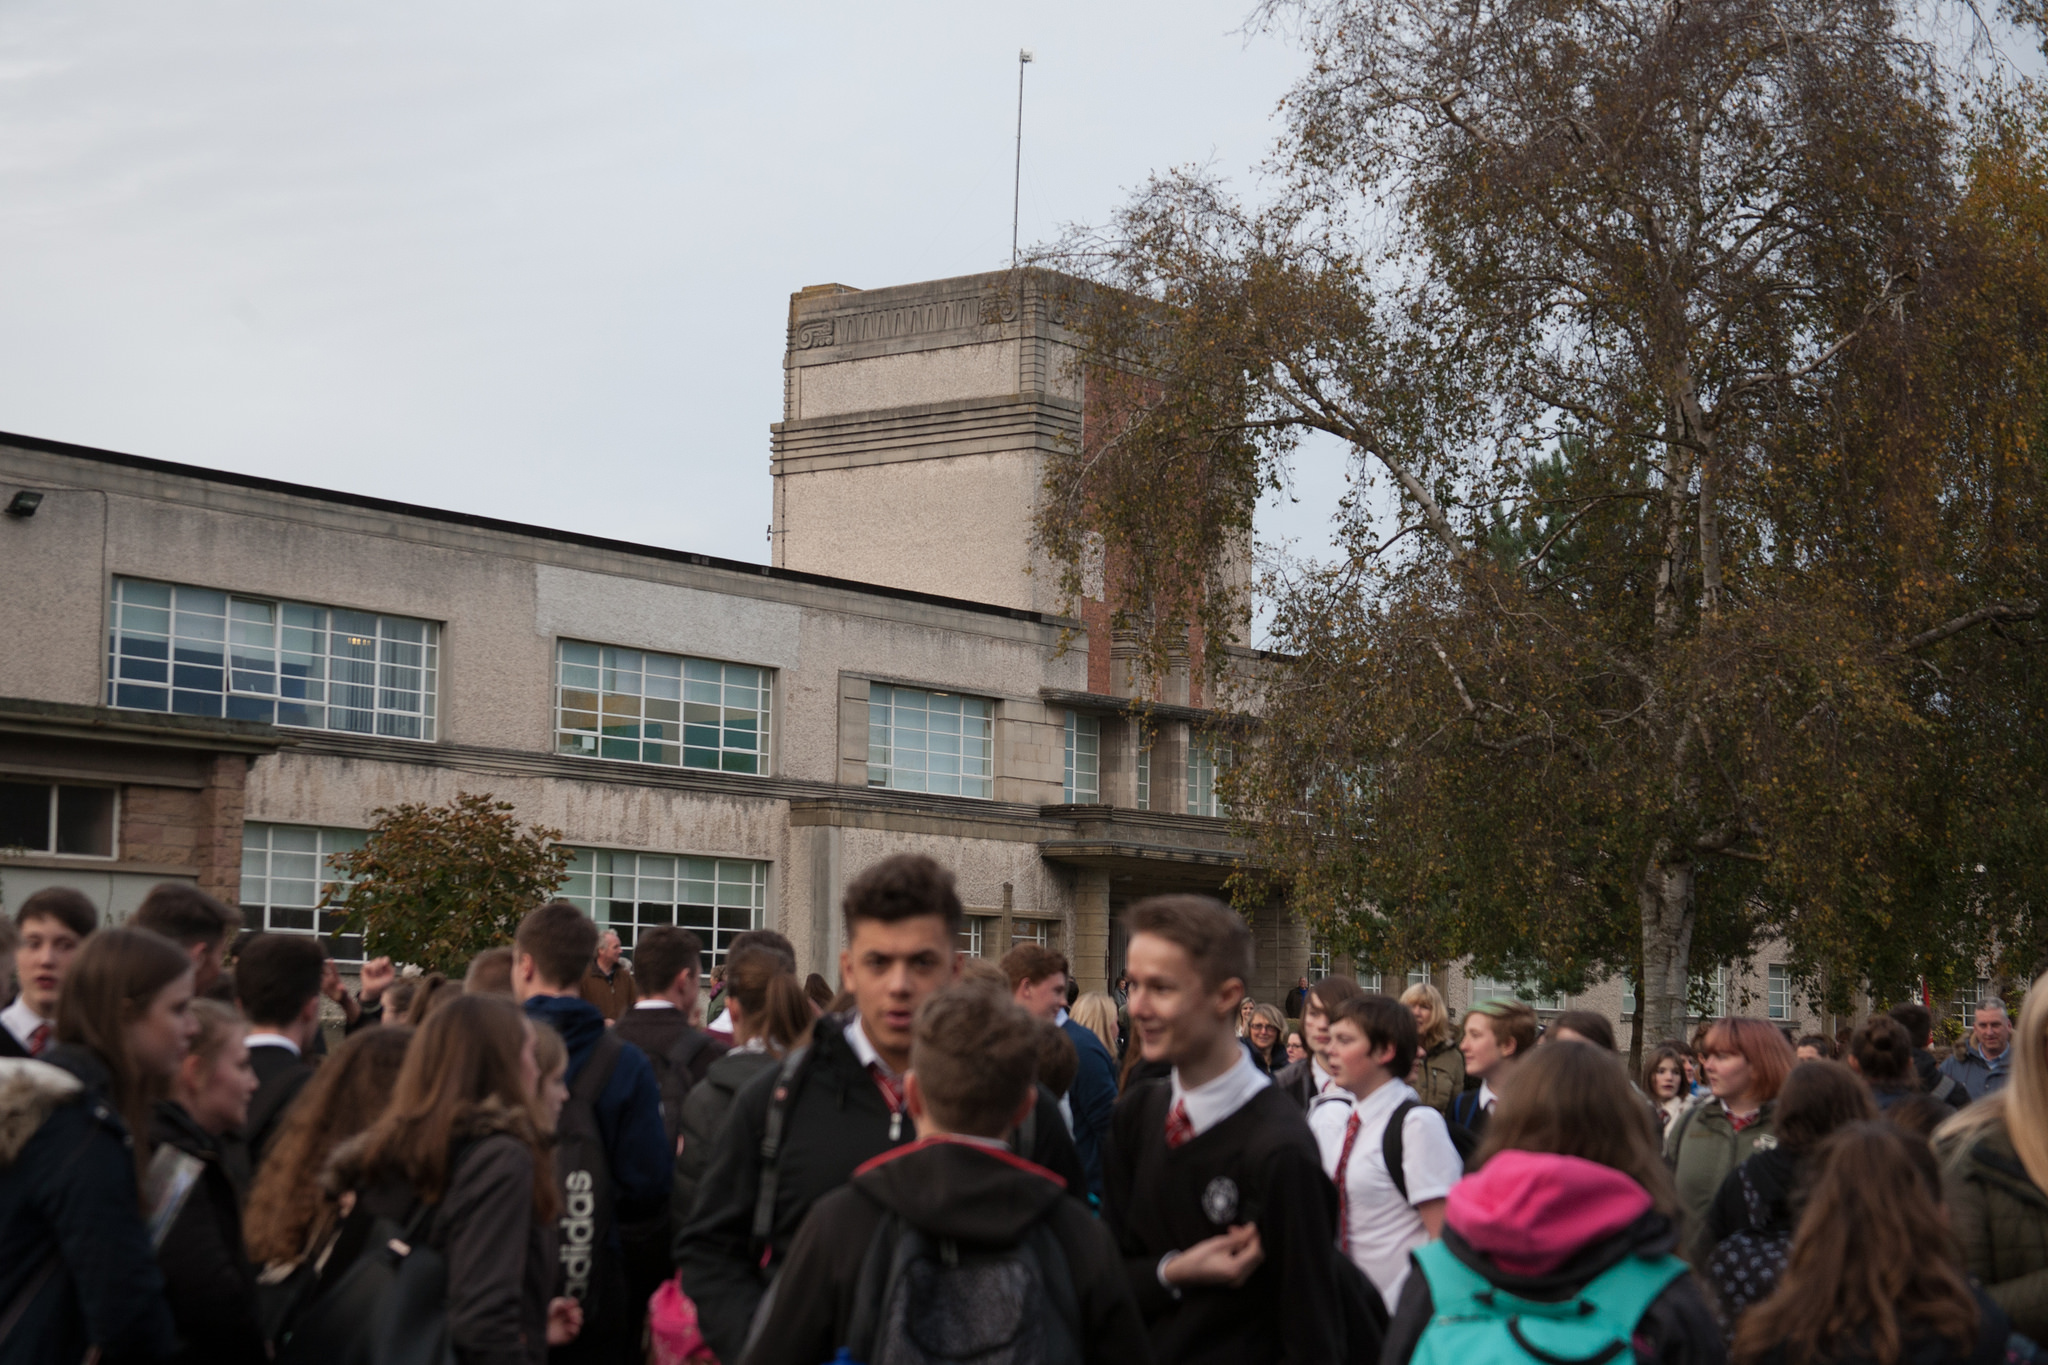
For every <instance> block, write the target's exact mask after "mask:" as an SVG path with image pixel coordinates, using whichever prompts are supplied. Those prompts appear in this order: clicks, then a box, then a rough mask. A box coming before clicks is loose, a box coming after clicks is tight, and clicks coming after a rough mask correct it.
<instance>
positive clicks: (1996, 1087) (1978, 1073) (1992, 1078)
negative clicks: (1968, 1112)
mask: <svg viewBox="0 0 2048 1365" xmlns="http://www.w3.org/2000/svg"><path fill="white" fill-rule="evenodd" d="M2011 1067H2012V1044H2010V1043H2007V1044H2006V1046H2005V1051H2003V1052H2001V1053H1999V1054H1998V1056H1997V1057H1995V1058H1989V1057H1986V1056H1985V1055H1984V1054H1983V1053H1981V1052H1979V1051H1977V1049H1976V1048H1974V1047H1973V1048H1969V1049H1967V1050H1965V1051H1964V1053H1963V1055H1962V1056H1960V1057H1950V1058H1948V1059H1946V1060H1945V1061H1943V1062H1942V1064H1941V1065H1940V1066H1939V1067H1937V1068H1936V1070H1938V1071H1940V1072H1941V1074H1942V1075H1944V1076H1953V1077H1954V1078H1955V1081H1956V1084H1957V1085H1960V1086H1961V1087H1962V1088H1963V1089H1965V1090H1967V1091H1969V1092H1970V1098H1971V1099H1973V1100H1981V1099H1983V1098H1984V1097H1985V1096H1986V1095H1990V1094H1995V1093H1997V1092H1998V1091H2000V1090H2003V1089H2005V1079H2006V1076H2007V1074H2008V1073H2009V1071H2010V1069H2011Z"/></svg>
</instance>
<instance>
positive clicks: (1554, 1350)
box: [1410, 1242, 1685, 1365]
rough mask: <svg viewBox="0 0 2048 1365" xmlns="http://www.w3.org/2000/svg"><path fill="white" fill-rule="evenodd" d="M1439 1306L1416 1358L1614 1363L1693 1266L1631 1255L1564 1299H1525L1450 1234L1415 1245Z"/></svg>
mask: <svg viewBox="0 0 2048 1365" xmlns="http://www.w3.org/2000/svg"><path fill="white" fill-rule="evenodd" d="M1415 1263H1416V1265H1417V1266H1419V1267H1420V1268H1421V1270H1422V1274H1423V1276H1424V1277H1425V1278H1426V1279H1427V1280H1428V1281H1429V1296H1430V1298H1431V1300H1432V1301H1433V1302H1434V1304H1435V1310H1436V1311H1435V1312H1434V1313H1433V1314H1432V1315H1431V1317H1430V1319H1429V1325H1428V1326H1427V1327H1425V1328H1423V1330H1422V1339H1421V1340H1420V1341H1418V1342H1416V1343H1415V1354H1414V1355H1413V1356H1412V1357H1410V1362H1411V1365H1493V1362H1503V1363H1506V1362H1514V1365H1526V1362H1528V1361H1532V1360H1534V1361H1540V1362H1541V1363H1542V1365H1606V1362H1608V1361H1610V1360H1613V1359H1614V1358H1615V1357H1617V1356H1620V1355H1621V1354H1622V1353H1623V1352H1625V1351H1627V1350H1628V1349H1629V1341H1630V1338H1631V1337H1633V1336H1634V1335H1635V1330H1636V1323H1637V1322H1638V1321H1640V1320H1641V1318H1642V1316H1643V1313H1644V1311H1645V1310H1647V1309H1648V1308H1649V1306H1650V1304H1651V1303H1652V1302H1653V1301H1654V1300H1655V1299H1656V1297H1657V1296H1658V1295H1659V1294H1661V1293H1663V1292H1664V1290H1665V1288H1666V1287H1667V1286H1668V1285H1670V1283H1671V1282H1672V1281H1673V1280H1675V1279H1677V1278H1678V1277H1679V1276H1680V1275H1683V1274H1685V1262H1683V1261H1681V1260H1679V1259H1678V1258H1677V1257H1676V1256H1660V1257H1657V1258H1656V1259H1655V1260H1644V1259H1642V1258H1641V1257H1638V1256H1629V1257H1625V1258H1623V1260H1622V1261H1621V1262H1620V1264H1618V1265H1614V1266H1610V1267H1609V1268H1608V1269H1607V1270H1605V1271H1603V1272H1602V1273H1601V1274H1599V1275H1597V1276H1595V1277H1594V1278H1593V1279H1591V1280H1589V1281H1588V1282H1587V1283H1586V1284H1585V1286H1584V1287H1583V1288H1581V1289H1580V1290H1579V1292H1578V1293H1577V1294H1575V1295H1573V1296H1572V1297H1571V1298H1568V1299H1561V1300H1559V1301H1558V1302H1556V1303H1537V1302H1536V1301H1534V1300H1532V1299H1518V1298H1516V1297H1515V1296H1514V1295H1512V1294H1510V1293H1508V1292H1506V1291H1505V1290H1501V1289H1496V1288H1494V1286H1493V1285H1492V1284H1491V1283H1489V1282H1488V1281H1487V1279H1486V1277H1485V1276H1483V1275H1481V1274H1480V1273H1479V1272H1478V1271H1476V1270H1473V1269H1472V1268H1471V1267H1469V1266H1467V1265H1466V1264H1465V1263H1464V1262H1463V1261H1460V1260H1459V1259H1458V1258H1457V1257H1456V1256H1454V1255H1452V1254H1451V1250H1450V1248H1449V1247H1447V1246H1445V1245H1444V1244H1443V1243H1442V1242H1431V1243H1429V1244H1428V1245H1426V1246H1423V1247H1419V1248H1417V1249H1416V1252H1415Z"/></svg>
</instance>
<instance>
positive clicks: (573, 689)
mask: <svg viewBox="0 0 2048 1365" xmlns="http://www.w3.org/2000/svg"><path fill="white" fill-rule="evenodd" d="M772 677H773V674H771V673H770V672H769V670H767V669H765V668H752V667H749V666H747V665H745V664H722V663H715V662H713V661H712V660H710V659H685V658H682V657H681V656H679V655H675V654H653V653H648V652H646V651H644V650H638V649H613V648H612V647H611V646H609V645H586V644H578V643H577V642H575V641H573V640H564V641H562V642H561V644H560V645H559V646H558V647H557V650H556V655H555V752H556V753H562V754H582V755H585V756H587V757H590V758H616V759H624V760H625V761H627V762H629V763H666V764H669V765H670V766H680V767H684V768H708V769H711V770H712V771H714V772H727V773H764V774H765V773H766V772H767V771H768V714H769V691H770V687H771V679H772Z"/></svg>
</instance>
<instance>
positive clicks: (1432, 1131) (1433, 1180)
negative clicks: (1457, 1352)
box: [1308, 995, 1465, 1310]
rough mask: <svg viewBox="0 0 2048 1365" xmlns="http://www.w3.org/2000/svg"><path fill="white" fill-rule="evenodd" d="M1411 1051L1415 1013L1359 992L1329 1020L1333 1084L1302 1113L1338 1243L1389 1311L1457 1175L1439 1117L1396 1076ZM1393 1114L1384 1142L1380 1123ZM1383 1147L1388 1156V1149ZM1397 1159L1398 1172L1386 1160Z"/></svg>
mask: <svg viewBox="0 0 2048 1365" xmlns="http://www.w3.org/2000/svg"><path fill="white" fill-rule="evenodd" d="M1419 1045H1420V1039H1419V1038H1418V1036H1417V1034H1416V1030H1415V1016H1414V1015H1413V1014H1411V1013H1410V1012H1409V1010H1408V1008H1407V1006H1405V1005H1403V1004H1401V1003H1400V1002H1399V1001H1397V1000H1392V999H1389V998H1388V997H1386V996H1384V995H1362V996H1359V997H1358V998H1356V999H1353V1000H1347V1001H1345V1002H1344V1003H1343V1004H1341V1005H1339V1006H1338V1007H1337V1008H1336V1010H1335V1011H1333V1012H1332V1014H1331V1017H1330V1046H1329V1054H1328V1055H1329V1061H1330V1074H1331V1076H1332V1078H1333V1079H1334V1080H1335V1082H1336V1083H1335V1084H1334V1085H1333V1086H1332V1087H1331V1088H1330V1090H1329V1091H1328V1093H1326V1094H1324V1095H1323V1096H1321V1097H1320V1098H1318V1099H1317V1100H1316V1101H1315V1103H1314V1105H1313V1106H1312V1107H1311V1108H1310V1109H1309V1115H1308V1126H1309V1130H1310V1131H1311V1132H1313V1133H1314V1134H1315V1138H1316V1145H1317V1147H1319V1148H1320V1149H1321V1150H1322V1154H1323V1170H1324V1172H1325V1173H1326V1174H1328V1175H1329V1177H1330V1179H1331V1180H1332V1181H1333V1182H1335V1184H1336V1186H1337V1201H1338V1222H1337V1240H1338V1245H1339V1246H1341V1247H1342V1248H1343V1249H1344V1252H1345V1254H1346V1255H1348V1256H1350V1257H1351V1259H1352V1261H1353V1263H1355V1264H1356V1265H1357V1266H1358V1268H1359V1269H1360V1270H1361V1271H1363V1272H1364V1273H1365V1276H1366V1278H1367V1279H1369V1280H1371V1281H1372V1283H1373V1287H1374V1288H1375V1289H1377V1290H1379V1292H1380V1299H1381V1301H1382V1302H1384V1303H1385V1304H1386V1305H1387V1307H1388V1309H1389V1310H1391V1309H1392V1308H1393V1306H1394V1305H1395V1304H1397V1303H1399V1302H1400V1301H1401V1286H1402V1284H1403V1283H1404V1282H1405V1281H1406V1280H1407V1278H1408V1270H1409V1267H1410V1265H1411V1264H1412V1262H1411V1261H1410V1260H1409V1256H1408V1253H1409V1252H1411V1251H1413V1250H1414V1249H1415V1248H1416V1247H1419V1246H1421V1245H1422V1244H1423V1243H1424V1242H1427V1241H1429V1240H1430V1239H1432V1238H1435V1237H1439V1236H1441V1235H1442V1234H1443V1226H1444V1198H1445V1196H1446V1195H1448V1194H1450V1192H1451V1186H1453V1185H1455V1184H1457V1183H1458V1181H1459V1180H1460V1179H1461V1178H1462V1177H1463V1176H1464V1174H1465V1163H1464V1161H1463V1160H1462V1159H1461V1158H1460V1157H1459V1156H1458V1149H1457V1148H1456V1147H1455V1146H1453V1145H1452V1143H1451V1135H1450V1131H1449V1129H1447V1128H1446V1127H1445V1126H1444V1119H1443V1115H1441V1114H1439V1113H1438V1112H1437V1111H1436V1110H1434V1109H1432V1108H1430V1107H1429V1106H1428V1105H1426V1104H1423V1103H1422V1102H1421V1099H1420V1098H1419V1097H1418V1096H1417V1095H1416V1093H1415V1091H1414V1090H1413V1089H1412V1088H1410V1087H1409V1085H1408V1083H1407V1082H1406V1081H1405V1080H1403V1079H1401V1078H1402V1077H1404V1076H1406V1075H1407V1074H1408V1071H1409V1068H1410V1067H1411V1066H1413V1065H1414V1062H1415V1050H1416V1048H1417V1047H1418V1046H1419ZM1396 1114H1399V1115H1400V1128H1399V1129H1398V1136H1397V1138H1396V1140H1395V1141H1393V1142H1392V1143H1390V1142H1389V1140H1388V1139H1389V1137H1390V1134H1389V1133H1388V1131H1387V1128H1388V1124H1389V1122H1390V1121H1391V1120H1392V1119H1393V1118H1394V1116H1395V1115H1396ZM1390 1147H1392V1148H1393V1149H1394V1151H1393V1152H1392V1153H1390V1152H1389V1148H1390ZM1390 1154H1391V1155H1394V1156H1395V1158H1396V1160H1397V1161H1398V1163H1399V1173H1398V1176H1397V1175H1396V1174H1394V1173H1390V1172H1389V1170H1388V1162H1387V1158H1388V1156H1389V1155H1390Z"/></svg>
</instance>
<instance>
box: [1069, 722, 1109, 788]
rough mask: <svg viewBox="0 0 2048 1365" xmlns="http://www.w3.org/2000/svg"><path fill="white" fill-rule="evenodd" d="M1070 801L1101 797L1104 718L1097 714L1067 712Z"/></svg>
mask: <svg viewBox="0 0 2048 1365" xmlns="http://www.w3.org/2000/svg"><path fill="white" fill-rule="evenodd" d="M1065 795H1066V800H1067V804H1068V805H1070V806H1071V805H1075V804H1077V803H1078V804H1084V805H1085V804H1092V803H1094V802H1096V801H1100V800H1101V799H1102V721H1101V719H1100V718H1099V717H1097V716H1083V715H1080V714H1078V713H1076V712H1073V711H1069V712H1067V782H1066V792H1065Z"/></svg>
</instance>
